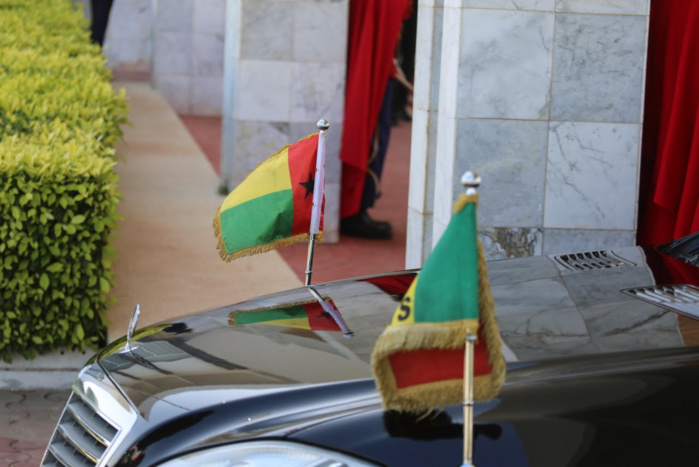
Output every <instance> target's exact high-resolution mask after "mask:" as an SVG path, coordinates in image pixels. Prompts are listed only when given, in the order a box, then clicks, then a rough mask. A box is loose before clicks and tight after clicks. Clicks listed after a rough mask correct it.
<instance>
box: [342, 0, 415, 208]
mask: <svg viewBox="0 0 699 467" xmlns="http://www.w3.org/2000/svg"><path fill="white" fill-rule="evenodd" d="M410 12H411V0H351V1H350V19H349V37H348V50H347V87H346V91H345V114H344V123H343V131H342V147H341V149H340V160H341V161H342V163H343V164H342V203H341V212H340V216H341V217H347V216H351V215H353V214H357V213H358V212H359V208H360V204H361V199H362V191H363V190H364V180H365V178H366V171H367V160H368V159H369V149H370V147H371V142H372V139H373V135H374V129H375V127H376V122H377V120H378V118H379V111H380V110H381V102H382V100H383V94H384V91H385V90H386V83H388V78H389V77H390V76H392V75H393V71H394V65H393V57H394V53H395V48H396V43H397V42H398V36H399V34H400V28H401V24H402V23H403V20H404V19H406V18H407V17H408V16H409V15H410Z"/></svg>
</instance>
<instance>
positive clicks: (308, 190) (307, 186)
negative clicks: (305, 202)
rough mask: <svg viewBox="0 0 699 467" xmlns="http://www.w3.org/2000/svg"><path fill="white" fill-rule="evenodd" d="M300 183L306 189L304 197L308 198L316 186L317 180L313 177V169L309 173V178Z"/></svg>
mask: <svg viewBox="0 0 699 467" xmlns="http://www.w3.org/2000/svg"><path fill="white" fill-rule="evenodd" d="M299 185H301V186H302V187H304V188H305V189H306V195H305V196H304V197H303V199H306V198H308V195H312V194H313V187H314V186H315V180H314V179H313V171H311V172H309V173H308V180H306V181H305V182H301V183H299Z"/></svg>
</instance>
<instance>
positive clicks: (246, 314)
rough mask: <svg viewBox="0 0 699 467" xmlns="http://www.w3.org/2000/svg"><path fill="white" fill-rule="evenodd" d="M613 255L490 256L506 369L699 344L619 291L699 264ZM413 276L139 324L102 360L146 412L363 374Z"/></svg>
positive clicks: (682, 327) (683, 273)
mask: <svg viewBox="0 0 699 467" xmlns="http://www.w3.org/2000/svg"><path fill="white" fill-rule="evenodd" d="M613 255H615V256H616V257H618V258H620V259H622V260H623V261H620V262H619V265H618V267H610V268H602V269H589V270H571V269H569V268H567V267H566V266H565V265H564V264H563V263H561V262H560V261H558V260H557V259H556V258H554V257H546V256H544V257H530V258H521V259H514V260H503V261H494V262H490V263H489V264H488V268H489V277H490V280H491V285H492V290H493V297H494V300H495V305H496V316H497V318H498V322H499V325H500V331H501V334H502V337H503V342H504V346H505V347H504V352H505V356H506V359H507V360H508V362H510V363H511V366H512V365H517V363H516V362H529V361H540V360H549V359H552V358H561V357H562V356H571V357H574V356H577V357H580V356H588V357H589V356H593V357H594V356H595V355H599V354H607V353H614V352H622V351H641V350H649V349H662V348H665V349H670V348H676V347H683V346H685V345H693V343H694V342H696V338H695V337H694V335H695V334H696V332H694V328H696V325H695V323H697V322H696V321H694V320H692V319H689V318H685V317H682V316H679V315H678V314H676V313H673V312H671V311H668V310H666V309H664V308H661V307H659V306H656V305H653V304H651V303H647V302H644V301H641V300H638V299H637V298H634V297H632V296H629V295H627V294H624V293H622V292H621V290H624V289H629V288H635V287H646V286H652V285H655V284H657V283H662V284H668V283H672V282H677V281H679V282H682V283H697V282H699V281H697V276H696V271H697V270H696V268H693V267H691V266H689V265H685V264H684V263H680V262H678V261H675V260H672V259H671V258H669V257H665V256H662V255H660V254H659V253H657V252H655V251H653V250H647V249H642V248H638V247H632V248H621V249H616V250H614V252H613ZM678 271H679V273H678ZM414 275H415V272H401V273H394V274H389V275H383V276H376V277H366V278H358V279H352V280H346V281H338V282H331V283H326V284H320V285H318V286H316V287H315V290H314V291H313V293H312V291H309V289H307V288H299V289H295V290H291V291H288V292H284V293H277V294H272V295H267V296H263V297H260V298H257V299H254V300H250V301H246V302H242V303H238V304H235V305H232V306H228V307H223V308H219V309H216V310H212V311H209V312H205V313H201V314H197V315H191V316H188V317H184V318H180V319H177V320H175V321H172V322H169V323H164V324H161V325H156V326H151V327H148V328H145V329H142V330H139V331H137V332H136V333H135V336H134V340H135V342H132V347H133V350H132V351H131V352H126V351H124V349H123V347H124V343H125V342H124V340H123V339H122V340H119V341H117V342H115V343H113V344H112V345H111V346H109V347H108V348H107V349H105V350H104V351H103V353H102V354H101V355H100V362H99V363H100V365H101V366H102V367H103V368H104V369H105V371H106V372H107V373H108V374H109V375H110V377H111V378H112V379H113V380H114V381H115V382H116V383H117V384H118V385H119V386H120V387H121V388H122V389H123V391H124V393H125V394H126V396H127V397H128V398H129V399H130V400H131V401H132V403H133V404H134V406H135V407H137V408H138V409H139V411H140V412H141V414H142V415H143V416H144V417H145V418H148V417H149V416H151V412H152V411H154V410H156V408H157V406H158V403H161V402H164V403H167V404H168V405H170V406H175V407H180V408H182V409H184V410H192V409H196V408H199V407H203V406H205V405H206V404H210V403H212V401H220V402H225V401H229V400H231V399H236V398H244V397H247V396H249V395H250V394H252V393H255V394H272V393H275V392H277V391H279V390H281V389H288V388H290V387H293V386H296V385H301V384H320V383H331V382H338V381H347V380H357V379H365V378H371V376H372V373H371V366H370V363H369V361H370V356H371V352H372V350H373V346H374V342H375V340H376V338H377V337H378V335H379V334H380V333H381V331H382V330H383V329H384V328H385V326H386V325H387V324H388V322H389V321H390V319H391V316H392V315H393V312H394V311H395V309H396V307H397V305H398V303H399V300H400V298H401V296H402V295H403V293H405V291H406V290H407V287H408V286H409V284H410V282H411V281H412V278H413V277H414ZM143 313H147V310H143ZM349 335H351V337H348V336H349ZM512 376H513V377H516V374H513V375H512ZM509 380H510V376H509V375H508V381H509ZM232 387H234V388H235V390H232V389H231V388H232ZM156 402H158V403H156Z"/></svg>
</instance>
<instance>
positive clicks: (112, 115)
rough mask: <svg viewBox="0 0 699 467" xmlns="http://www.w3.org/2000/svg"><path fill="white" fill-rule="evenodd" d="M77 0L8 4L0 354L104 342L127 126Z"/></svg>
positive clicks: (0, 80) (0, 156) (0, 44)
mask: <svg viewBox="0 0 699 467" xmlns="http://www.w3.org/2000/svg"><path fill="white" fill-rule="evenodd" d="M109 80H110V71H109V69H108V68H107V67H106V64H105V59H104V57H103V55H102V54H101V51H100V50H99V48H98V47H97V46H95V45H93V44H91V43H90V41H89V34H88V32H87V22H86V21H85V19H84V18H83V17H82V14H81V13H80V12H79V11H77V10H76V7H75V6H74V5H73V3H72V1H71V0H0V330H1V332H0V354H1V355H2V357H3V359H4V360H6V361H10V360H11V356H12V354H14V353H19V354H20V355H22V356H24V357H25V358H33V357H35V356H36V355H37V353H45V352H49V351H53V350H56V349H61V348H70V349H78V350H82V349H84V348H85V347H86V346H90V347H98V346H101V345H103V344H104V340H105V337H106V321H105V311H106V309H107V306H108V304H109V296H108V293H109V290H110V289H111V287H112V285H113V283H112V270H111V264H112V259H113V257H114V250H113V247H111V246H110V237H111V232H112V230H113V229H114V228H115V227H116V220H117V215H116V205H117V202H118V201H119V192H118V190H117V182H118V179H117V176H116V174H115V173H114V170H113V169H114V165H115V152H114V147H115V145H116V142H117V140H118V139H119V137H120V136H121V130H120V125H121V124H123V123H125V122H126V113H127V107H126V103H125V101H124V95H123V92H121V93H119V94H115V92H114V90H113V88H112V87H111V85H110V83H109Z"/></svg>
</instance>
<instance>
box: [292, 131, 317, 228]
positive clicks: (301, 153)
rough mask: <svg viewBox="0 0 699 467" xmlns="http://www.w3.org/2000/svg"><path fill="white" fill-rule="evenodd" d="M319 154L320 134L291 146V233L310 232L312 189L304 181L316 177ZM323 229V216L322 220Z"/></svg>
mask: <svg viewBox="0 0 699 467" xmlns="http://www.w3.org/2000/svg"><path fill="white" fill-rule="evenodd" d="M317 154H318V135H317V134H316V135H313V136H311V137H310V138H306V139H304V140H301V141H299V142H298V143H296V144H294V145H292V146H289V175H290V177H291V191H292V193H293V197H294V223H293V226H292V228H291V235H292V236H293V235H299V234H304V233H308V232H309V230H310V227H311V210H312V209H313V194H312V191H311V190H309V189H306V187H304V186H303V185H301V184H302V183H307V182H309V180H312V179H313V180H314V179H315V170H316V157H317ZM320 225H321V230H322V229H323V216H322V215H321V220H320Z"/></svg>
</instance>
